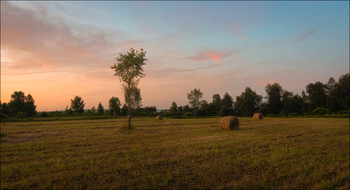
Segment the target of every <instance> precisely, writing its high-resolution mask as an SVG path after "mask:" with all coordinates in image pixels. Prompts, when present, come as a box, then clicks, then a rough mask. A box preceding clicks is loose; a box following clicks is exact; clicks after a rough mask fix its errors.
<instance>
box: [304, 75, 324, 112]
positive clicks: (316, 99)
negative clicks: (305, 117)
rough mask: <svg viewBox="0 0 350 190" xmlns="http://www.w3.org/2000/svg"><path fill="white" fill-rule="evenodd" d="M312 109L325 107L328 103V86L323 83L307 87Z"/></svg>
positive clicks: (311, 84)
mask: <svg viewBox="0 0 350 190" xmlns="http://www.w3.org/2000/svg"><path fill="white" fill-rule="evenodd" d="M306 92H307V94H308V96H307V98H308V101H309V105H310V109H311V110H314V109H315V108H316V107H325V106H326V103H327V94H326V85H324V84H322V83H321V82H316V83H310V84H308V85H307V86H306Z"/></svg>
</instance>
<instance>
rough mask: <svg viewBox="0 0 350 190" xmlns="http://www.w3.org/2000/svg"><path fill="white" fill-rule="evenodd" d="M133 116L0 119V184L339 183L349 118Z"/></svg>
mask: <svg viewBox="0 0 350 190" xmlns="http://www.w3.org/2000/svg"><path fill="white" fill-rule="evenodd" d="M239 119H240V129H239V130H237V131H223V130H221V129H220V126H219V118H206V119H169V118H164V119H163V120H162V121H156V120H154V119H153V118H136V119H134V120H133V127H134V128H133V129H132V130H128V129H126V125H127V121H126V119H108V120H107V119H106V120H80V121H48V122H21V123H2V124H1V189H5V188H16V189H18V188H55V189H62V188H77V189H85V188H88V189H106V188H128V189H129V188H137V189H145V188H172V189H173V188H175V189H177V188H191V189H192V188H201V189H203V188H215V189H216V188H326V189H327V188H341V189H347V188H348V187H349V144H348V143H349V119H348V118H345V119H334V118H329V119H328V118H327V119H315V118H274V119H271V118H266V119H264V120H253V119H251V118H239Z"/></svg>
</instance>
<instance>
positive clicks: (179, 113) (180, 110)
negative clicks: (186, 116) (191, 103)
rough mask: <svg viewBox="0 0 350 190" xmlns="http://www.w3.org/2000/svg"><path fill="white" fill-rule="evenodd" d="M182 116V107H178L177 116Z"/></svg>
mask: <svg viewBox="0 0 350 190" xmlns="http://www.w3.org/2000/svg"><path fill="white" fill-rule="evenodd" d="M182 114H183V107H182V106H179V107H178V108H177V115H179V116H181V115H182Z"/></svg>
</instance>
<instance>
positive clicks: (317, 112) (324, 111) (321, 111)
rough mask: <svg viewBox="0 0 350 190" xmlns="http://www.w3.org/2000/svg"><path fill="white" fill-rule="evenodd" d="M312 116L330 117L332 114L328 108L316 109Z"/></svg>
mask: <svg viewBox="0 0 350 190" xmlns="http://www.w3.org/2000/svg"><path fill="white" fill-rule="evenodd" d="M311 113H312V114H313V115H331V114H332V112H331V110H329V109H328V108H322V107H317V108H316V109H314V110H313V111H312V112H311Z"/></svg>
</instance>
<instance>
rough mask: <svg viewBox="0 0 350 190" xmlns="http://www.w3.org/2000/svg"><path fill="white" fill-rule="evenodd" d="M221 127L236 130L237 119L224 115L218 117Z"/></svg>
mask: <svg viewBox="0 0 350 190" xmlns="http://www.w3.org/2000/svg"><path fill="white" fill-rule="evenodd" d="M220 126H221V129H225V130H237V129H238V127H239V120H238V119H237V118H236V117H233V116H226V117H222V118H221V119H220Z"/></svg>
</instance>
